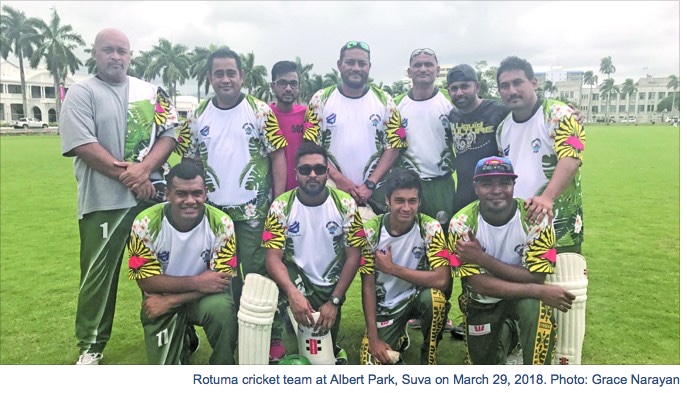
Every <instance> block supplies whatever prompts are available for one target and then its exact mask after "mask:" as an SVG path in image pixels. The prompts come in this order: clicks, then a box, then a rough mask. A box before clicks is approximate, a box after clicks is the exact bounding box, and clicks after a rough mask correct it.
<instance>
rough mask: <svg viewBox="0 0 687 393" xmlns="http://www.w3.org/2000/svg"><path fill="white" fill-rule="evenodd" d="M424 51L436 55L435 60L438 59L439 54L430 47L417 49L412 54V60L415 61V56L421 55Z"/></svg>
mask: <svg viewBox="0 0 687 393" xmlns="http://www.w3.org/2000/svg"><path fill="white" fill-rule="evenodd" d="M423 53H424V54H426V55H430V56H432V57H434V60H437V54H436V53H434V51H433V50H431V49H429V48H420V49H415V50H414V51H413V52H412V53H411V54H410V61H413V58H414V57H415V56H419V55H421V54H423ZM437 61H438V60H437Z"/></svg>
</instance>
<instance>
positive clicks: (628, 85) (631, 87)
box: [620, 78, 638, 118]
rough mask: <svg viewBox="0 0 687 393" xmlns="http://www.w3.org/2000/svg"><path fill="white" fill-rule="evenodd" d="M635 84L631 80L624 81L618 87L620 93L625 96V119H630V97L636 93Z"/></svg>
mask: <svg viewBox="0 0 687 393" xmlns="http://www.w3.org/2000/svg"><path fill="white" fill-rule="evenodd" d="M637 90H638V89H637V84H636V83H635V81H634V80H633V79H632V78H627V79H625V82H623V84H622V85H621V86H620V92H621V93H623V94H626V95H627V117H628V118H629V117H630V96H632V95H634V94H635V93H637Z"/></svg>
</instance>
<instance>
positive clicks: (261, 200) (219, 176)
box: [182, 95, 287, 221]
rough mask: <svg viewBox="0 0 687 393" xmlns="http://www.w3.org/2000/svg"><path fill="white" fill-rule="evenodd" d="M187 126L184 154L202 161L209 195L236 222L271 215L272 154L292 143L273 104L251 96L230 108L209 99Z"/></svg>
mask: <svg viewBox="0 0 687 393" xmlns="http://www.w3.org/2000/svg"><path fill="white" fill-rule="evenodd" d="M186 130H188V133H189V135H190V136H189V142H188V148H187V149H186V152H185V153H184V156H185V157H189V158H194V159H200V160H201V161H202V163H203V165H204V167H205V171H206V176H205V184H206V186H207V187H208V191H209V193H208V200H209V201H210V202H212V203H213V204H215V205H218V206H222V207H224V208H227V209H226V210H225V211H227V212H228V213H229V215H230V216H231V218H232V219H233V220H234V221H243V220H252V219H256V218H263V217H265V215H266V214H267V210H268V208H269V204H270V202H271V200H272V178H271V175H270V160H269V156H268V154H269V153H271V152H273V151H276V150H277V149H281V148H283V147H285V146H286V144H287V142H286V138H284V135H283V134H282V132H281V130H280V129H279V124H278V123H277V119H276V117H275V116H274V113H273V112H272V110H271V109H270V107H269V106H268V105H267V104H266V103H264V102H262V101H260V100H258V99H256V98H254V97H252V96H250V95H247V96H245V97H243V98H242V99H240V102H239V103H238V104H237V105H236V106H234V107H233V108H230V109H220V108H218V107H216V106H215V105H214V103H213V102H212V99H209V100H207V101H204V102H203V103H201V104H200V106H199V107H198V109H196V111H195V113H194V115H193V116H191V117H190V118H189V120H188V124H187V126H186V127H184V129H182V132H184V131H186Z"/></svg>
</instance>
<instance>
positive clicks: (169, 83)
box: [144, 38, 191, 105]
mask: <svg viewBox="0 0 687 393" xmlns="http://www.w3.org/2000/svg"><path fill="white" fill-rule="evenodd" d="M186 51H187V48H186V46H184V45H181V44H172V43H171V42H170V41H169V40H167V39H165V38H160V40H159V41H158V44H157V45H155V46H154V47H153V49H151V51H150V59H151V62H150V63H149V65H148V67H147V68H146V72H145V74H144V75H145V76H147V77H149V78H150V79H155V78H157V77H158V76H161V77H162V83H163V84H164V85H165V88H166V89H167V90H168V93H169V94H170V95H171V96H172V97H173V99H174V105H176V104H177V83H179V84H183V83H184V82H186V79H188V78H189V73H188V71H189V68H191V59H190V58H189V56H188V53H186Z"/></svg>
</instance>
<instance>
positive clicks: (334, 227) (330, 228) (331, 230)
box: [326, 221, 339, 235]
mask: <svg viewBox="0 0 687 393" xmlns="http://www.w3.org/2000/svg"><path fill="white" fill-rule="evenodd" d="M326 227H327V230H328V231H329V234H330V235H333V234H334V232H336V230H337V229H339V224H337V223H335V222H334V221H329V222H328V223H327V225H326Z"/></svg>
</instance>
